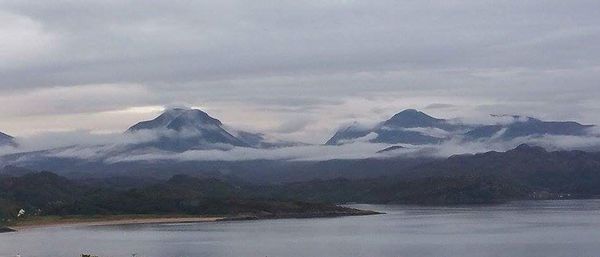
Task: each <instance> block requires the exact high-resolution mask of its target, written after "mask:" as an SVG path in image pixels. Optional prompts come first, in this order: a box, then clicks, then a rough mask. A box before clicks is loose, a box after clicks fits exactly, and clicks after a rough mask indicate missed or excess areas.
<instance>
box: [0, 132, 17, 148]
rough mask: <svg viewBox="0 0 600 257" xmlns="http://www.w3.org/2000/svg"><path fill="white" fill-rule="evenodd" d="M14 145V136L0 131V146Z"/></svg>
mask: <svg viewBox="0 0 600 257" xmlns="http://www.w3.org/2000/svg"><path fill="white" fill-rule="evenodd" d="M5 145H8V146H16V143H15V138H14V137H12V136H9V135H7V134H4V133H2V132H0V146H5Z"/></svg>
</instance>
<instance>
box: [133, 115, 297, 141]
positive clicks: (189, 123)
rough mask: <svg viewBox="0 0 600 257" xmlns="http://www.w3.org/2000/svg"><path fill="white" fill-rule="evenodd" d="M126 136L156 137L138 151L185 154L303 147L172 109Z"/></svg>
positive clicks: (211, 118) (202, 116)
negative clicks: (151, 150)
mask: <svg viewBox="0 0 600 257" xmlns="http://www.w3.org/2000/svg"><path fill="white" fill-rule="evenodd" d="M126 133H128V134H136V133H140V134H143V135H147V136H151V137H152V136H154V137H156V138H155V139H153V140H150V141H149V142H145V143H141V144H137V145H136V148H144V147H153V148H158V149H161V150H167V151H176V152H183V151H187V150H198V149H222V150H226V149H229V148H231V147H232V146H239V147H251V148H276V147H288V146H296V145H301V143H297V142H290V141H283V140H277V139H271V138H267V136H266V135H265V134H262V133H252V132H247V131H242V130H235V129H231V128H229V127H227V126H225V125H224V124H223V123H222V122H221V121H219V120H218V119H215V118H213V117H211V116H210V115H208V114H207V113H205V112H203V111H201V110H197V109H184V108H174V109H168V110H166V111H165V112H164V113H162V114H161V115H159V116H158V117H156V118H155V119H153V120H149V121H142V122H139V123H137V124H135V125H133V126H132V127H130V128H129V129H128V130H127V131H126Z"/></svg>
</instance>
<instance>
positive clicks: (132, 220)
mask: <svg viewBox="0 0 600 257" xmlns="http://www.w3.org/2000/svg"><path fill="white" fill-rule="evenodd" d="M222 219H224V217H190V216H165V217H161V216H131V215H128V216H107V217H92V218H87V217H83V218H82V217H67V218H58V217H56V218H45V219H35V220H25V221H23V222H19V223H18V224H15V225H11V226H8V227H9V228H11V229H14V230H17V231H21V230H27V229H34V228H44V227H71V226H106V225H126V224H159V223H196V222H215V221H219V220H222Z"/></svg>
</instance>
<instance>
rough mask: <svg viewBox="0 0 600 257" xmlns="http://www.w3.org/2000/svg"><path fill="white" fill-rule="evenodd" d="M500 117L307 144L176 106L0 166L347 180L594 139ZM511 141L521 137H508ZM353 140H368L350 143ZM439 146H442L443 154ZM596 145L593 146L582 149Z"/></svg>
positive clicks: (351, 130)
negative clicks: (115, 132)
mask: <svg viewBox="0 0 600 257" xmlns="http://www.w3.org/2000/svg"><path fill="white" fill-rule="evenodd" d="M498 118H501V120H503V122H502V123H497V124H493V125H477V124H475V125H473V124H463V123H461V122H458V121H457V120H446V119H439V118H434V117H432V116H429V115H427V114H425V113H423V112H421V111H417V110H412V109H411V110H405V111H402V112H400V113H398V114H396V115H393V116H392V117H391V118H390V119H388V120H385V121H382V122H380V123H379V124H377V125H376V126H373V127H371V128H364V127H363V126H360V125H357V124H355V125H352V126H349V127H346V128H344V129H340V130H339V131H337V133H335V135H334V136H333V137H332V138H331V139H330V140H329V141H328V142H327V143H326V144H325V145H307V144H303V143H298V142H288V141H282V140H277V139H272V138H271V137H269V136H266V135H264V134H260V133H253V132H247V131H242V130H236V129H234V128H232V127H230V126H227V125H225V124H223V123H222V122H221V121H219V120H218V119H216V118H214V117H211V116H210V115H209V114H207V113H205V112H203V111H201V110H197V109H184V108H174V109H168V110H166V111H165V112H164V113H162V114H160V115H159V116H158V117H156V118H154V119H152V120H148V121H142V122H139V123H137V124H135V125H133V126H131V127H130V128H129V129H127V130H126V131H125V132H124V133H123V139H124V140H123V141H118V142H115V143H113V144H105V145H73V146H67V147H60V148H53V149H45V150H38V151H29V152H28V151H23V152H18V153H12V154H7V155H4V156H0V168H2V167H4V166H15V167H22V168H28V169H34V170H51V171H54V172H58V173H60V174H91V173H94V174H97V175H98V176H103V175H106V174H112V175H114V174H118V173H136V174H141V173H152V174H153V175H156V176H161V177H162V176H166V175H176V174H179V173H186V174H187V173H197V172H203V173H204V172H208V173H211V174H212V173H213V172H217V173H223V174H230V173H237V174H238V175H239V176H242V177H244V178H252V179H253V180H256V181H282V182H291V181H297V180H303V179H306V178H310V179H316V178H335V177H337V176H338V175H340V174H341V173H345V176H348V177H352V178H365V177H372V176H383V175H390V174H392V173H394V171H393V170H391V168H392V167H408V166H412V165H415V164H420V163H423V162H427V161H430V160H432V159H441V158H445V157H448V156H450V155H453V154H460V153H473V152H485V151H488V150H490V149H492V150H498V151H505V150H508V149H510V148H514V147H515V146H516V145H518V144H521V143H530V142H528V140H535V139H536V138H542V137H544V136H548V135H551V136H561V135H562V136H581V137H582V138H580V139H578V140H580V141H581V139H583V140H584V141H587V140H589V139H590V138H591V137H597V136H594V135H592V134H590V130H591V129H592V128H594V126H592V125H582V124H579V123H576V122H548V121H541V120H539V119H535V118H530V117H522V116H509V117H498ZM507 120H509V121H508V122H507ZM513 139H519V140H514V142H512V141H511V140H513ZM521 139H523V140H521ZM357 141H358V142H366V143H373V144H366V145H354V144H350V143H352V142H357ZM0 142H5V143H4V144H5V145H11V146H16V144H15V143H14V142H15V140H14V139H13V138H12V137H10V136H7V135H5V134H0ZM446 142H450V143H449V144H445V143H446ZM481 142H483V143H482V144H472V145H477V146H478V147H476V148H474V149H475V150H472V149H470V148H467V150H464V149H460V146H461V144H466V145H469V144H471V143H481ZM489 142H492V143H498V142H499V143H500V145H502V147H497V148H494V147H492V148H489V147H488V143H489ZM506 142H508V143H506ZM342 145H344V146H342ZM480 145H481V146H480ZM534 145H535V142H534ZM297 146H303V147H297ZM338 146H340V147H338ZM456 146H459V147H456ZM443 147H446V148H445V149H444V152H443V153H440V151H441V150H440V149H442V148H443ZM17 149H18V148H17ZM555 149H562V148H560V147H557V148H555ZM566 149H568V148H566ZM574 149H580V148H574ZM597 149H598V145H596V146H594V147H588V148H585V150H587V151H596V150H597ZM553 150H554V149H553ZM12 152H14V151H12ZM331 153H334V154H331ZM215 156H216V157H215ZM306 156H308V158H306ZM338 156H339V157H338ZM379 159H387V160H386V161H379ZM289 160H294V161H289ZM349 174H351V175H349Z"/></svg>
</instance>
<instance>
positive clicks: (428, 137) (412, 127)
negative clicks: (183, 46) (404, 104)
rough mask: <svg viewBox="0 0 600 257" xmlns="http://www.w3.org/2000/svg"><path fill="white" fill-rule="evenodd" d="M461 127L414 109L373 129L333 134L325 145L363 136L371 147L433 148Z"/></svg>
mask: <svg viewBox="0 0 600 257" xmlns="http://www.w3.org/2000/svg"><path fill="white" fill-rule="evenodd" d="M464 127H465V126H462V125H457V124H452V123H450V122H448V121H447V120H444V119H437V118H434V117H431V116H429V115H427V114H425V113H423V112H420V111H417V110H414V109H408V110H404V111H402V112H399V113H397V114H396V115H394V116H392V117H391V118H390V119H388V120H386V121H384V122H381V123H380V124H378V125H377V126H375V127H374V128H370V129H361V128H359V126H356V125H354V126H350V127H346V128H343V129H341V130H339V131H338V132H336V133H335V135H334V136H333V137H332V138H331V139H329V141H327V143H326V144H327V145H339V144H344V143H345V142H351V141H352V140H356V139H358V138H361V137H366V136H367V135H369V137H368V138H367V139H368V141H369V142H373V143H387V144H401V143H404V144H415V145H421V144H434V143H440V142H442V141H444V140H446V139H447V138H448V136H449V135H450V134H451V133H453V132H454V131H457V130H460V129H463V128H464ZM371 137H372V138H371Z"/></svg>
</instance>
